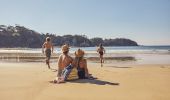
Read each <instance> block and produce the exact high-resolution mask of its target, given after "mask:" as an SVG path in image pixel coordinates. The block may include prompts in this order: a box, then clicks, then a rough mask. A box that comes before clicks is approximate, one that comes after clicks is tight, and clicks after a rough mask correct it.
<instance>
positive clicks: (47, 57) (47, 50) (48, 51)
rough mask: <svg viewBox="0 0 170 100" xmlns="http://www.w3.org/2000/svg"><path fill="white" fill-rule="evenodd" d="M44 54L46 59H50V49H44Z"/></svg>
mask: <svg viewBox="0 0 170 100" xmlns="http://www.w3.org/2000/svg"><path fill="white" fill-rule="evenodd" d="M45 55H46V59H47V60H50V57H51V49H46V50H45Z"/></svg>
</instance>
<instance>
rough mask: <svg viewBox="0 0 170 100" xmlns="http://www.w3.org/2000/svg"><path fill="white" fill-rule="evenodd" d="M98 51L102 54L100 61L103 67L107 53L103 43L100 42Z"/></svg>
mask: <svg viewBox="0 0 170 100" xmlns="http://www.w3.org/2000/svg"><path fill="white" fill-rule="evenodd" d="M97 52H98V53H99V55H100V63H101V67H102V66H103V63H104V59H103V54H104V53H105V49H104V47H103V45H102V44H99V47H98V48H97Z"/></svg>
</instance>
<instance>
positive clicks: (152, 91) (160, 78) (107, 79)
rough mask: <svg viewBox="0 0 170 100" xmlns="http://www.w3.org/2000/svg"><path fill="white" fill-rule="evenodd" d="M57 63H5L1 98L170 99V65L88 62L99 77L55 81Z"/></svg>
mask: <svg viewBox="0 0 170 100" xmlns="http://www.w3.org/2000/svg"><path fill="white" fill-rule="evenodd" d="M56 65H57V62H54V63H52V70H49V69H48V68H47V66H46V65H45V64H44V63H43V62H1V64H0V100H11V99H12V100H47V99H48V100H77V99H79V100H169V99H170V94H169V93H170V86H169V84H170V64H114V63H107V64H104V66H103V67H100V64H99V63H92V62H88V68H89V72H90V73H91V74H92V75H93V76H94V77H97V78H98V79H96V80H88V79H84V80H75V81H69V82H66V83H63V84H54V83H53V82H52V81H53V80H54V78H55V77H56V73H57V72H56V70H55V69H56V68H57V66H56Z"/></svg>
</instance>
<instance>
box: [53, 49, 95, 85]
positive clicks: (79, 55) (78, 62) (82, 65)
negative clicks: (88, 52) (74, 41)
mask: <svg viewBox="0 0 170 100" xmlns="http://www.w3.org/2000/svg"><path fill="white" fill-rule="evenodd" d="M83 56H84V51H83V50H81V49H78V50H77V51H76V52H75V59H74V60H73V62H72V63H71V61H70V63H67V66H66V67H65V69H63V70H62V72H61V74H60V76H59V78H58V80H56V79H55V80H54V83H63V82H65V81H66V80H67V78H68V77H69V74H70V73H71V71H72V69H74V68H75V69H76V70H77V73H76V74H77V75H78V78H79V79H95V78H93V77H92V76H91V75H90V74H89V71H88V68H87V61H86V59H84V57H83Z"/></svg>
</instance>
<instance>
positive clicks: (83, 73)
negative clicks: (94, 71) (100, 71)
mask: <svg viewBox="0 0 170 100" xmlns="http://www.w3.org/2000/svg"><path fill="white" fill-rule="evenodd" d="M84 54H85V53H84V51H83V50H81V49H78V50H77V51H76V52H75V59H74V61H73V66H75V67H76V68H77V70H78V77H79V79H86V78H93V77H92V76H90V74H89V71H88V68H87V60H86V59H85V58H84Z"/></svg>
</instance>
